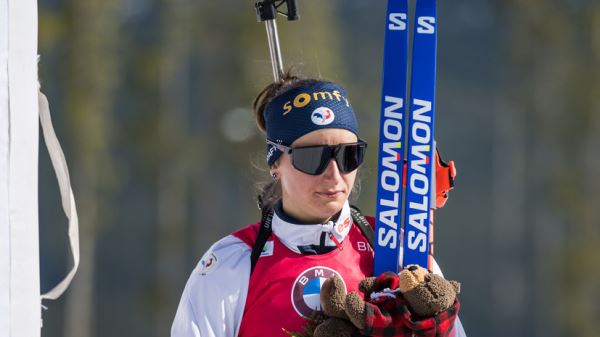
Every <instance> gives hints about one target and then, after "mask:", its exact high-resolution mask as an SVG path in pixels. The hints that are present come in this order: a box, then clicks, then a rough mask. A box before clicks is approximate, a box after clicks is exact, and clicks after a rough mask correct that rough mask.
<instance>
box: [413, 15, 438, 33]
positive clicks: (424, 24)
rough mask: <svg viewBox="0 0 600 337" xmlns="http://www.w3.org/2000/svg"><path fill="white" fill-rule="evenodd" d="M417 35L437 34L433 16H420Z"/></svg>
mask: <svg viewBox="0 0 600 337" xmlns="http://www.w3.org/2000/svg"><path fill="white" fill-rule="evenodd" d="M417 24H418V25H419V26H418V27H417V33H419V34H433V33H435V18H434V17H433V16H420V17H419V18H418V19H417Z"/></svg>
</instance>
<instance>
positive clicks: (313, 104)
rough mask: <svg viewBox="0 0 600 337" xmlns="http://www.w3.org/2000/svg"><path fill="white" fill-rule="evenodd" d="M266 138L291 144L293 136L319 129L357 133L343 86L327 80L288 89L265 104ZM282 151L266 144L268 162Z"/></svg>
mask: <svg viewBox="0 0 600 337" xmlns="http://www.w3.org/2000/svg"><path fill="white" fill-rule="evenodd" d="M264 117H265V124H266V129H267V139H268V140H270V141H272V142H274V143H279V144H282V145H286V146H290V145H291V144H292V143H293V142H294V141H295V140H296V139H298V138H300V137H302V136H304V135H305V134H307V133H309V132H312V131H315V130H319V129H346V130H349V131H351V132H353V133H354V134H355V135H356V136H357V137H358V123H357V122H356V116H355V115H354V110H352V106H351V105H350V102H349V101H348V95H347V94H346V91H345V90H344V88H342V87H340V86H339V85H337V84H334V83H330V82H315V83H312V84H308V85H304V86H300V87H296V88H293V89H289V90H287V91H284V92H283V93H281V94H279V95H278V96H276V97H275V98H273V99H272V100H271V101H270V102H269V104H267V106H266V107H265V111H264ZM279 156H281V151H279V150H278V149H277V148H275V147H274V146H272V145H267V163H268V164H269V166H271V165H273V164H274V163H275V161H277V159H278V158H279Z"/></svg>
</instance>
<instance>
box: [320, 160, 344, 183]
mask: <svg viewBox="0 0 600 337" xmlns="http://www.w3.org/2000/svg"><path fill="white" fill-rule="evenodd" d="M323 177H324V178H327V179H337V178H339V177H341V172H340V169H339V167H338V165H337V162H336V161H335V160H334V159H331V160H329V163H328V164H327V167H326V168H325V171H324V172H323Z"/></svg>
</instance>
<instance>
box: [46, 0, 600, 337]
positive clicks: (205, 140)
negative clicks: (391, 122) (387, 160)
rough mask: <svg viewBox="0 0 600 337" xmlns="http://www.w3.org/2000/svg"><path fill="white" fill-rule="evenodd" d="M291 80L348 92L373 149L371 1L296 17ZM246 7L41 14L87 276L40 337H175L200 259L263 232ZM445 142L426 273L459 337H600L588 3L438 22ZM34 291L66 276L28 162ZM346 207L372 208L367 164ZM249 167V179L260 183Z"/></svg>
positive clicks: (99, 0) (263, 79) (596, 40)
mask: <svg viewBox="0 0 600 337" xmlns="http://www.w3.org/2000/svg"><path fill="white" fill-rule="evenodd" d="M298 2H299V9H300V15H301V20H300V21H298V22H286V21H285V20H284V19H280V20H278V23H279V29H280V30H279V33H280V39H281V42H282V52H283V58H284V63H285V64H286V65H292V64H293V65H296V66H297V69H298V70H299V71H300V72H301V73H303V74H304V75H306V76H317V77H323V78H327V79H330V80H333V81H337V82H339V83H341V84H342V85H344V86H345V87H346V89H347V90H348V92H349V96H350V99H351V101H352V104H353V105H354V108H355V111H356V112H357V114H358V118H359V121H360V125H361V132H362V135H363V138H365V139H366V140H367V141H369V142H370V143H371V144H376V143H377V141H378V138H377V135H378V128H379V107H380V90H381V84H380V83H381V68H382V65H381V63H382V57H383V55H382V53H383V48H382V47H383V32H384V19H385V2H384V1H358V0H336V1H334V0H328V1H316V0H312V1H309V0H299V1H298ZM253 5H254V3H253V1H251V0H245V1H239V0H238V1H233V0H232V1H200V0H194V1H192V0H168V1H167V0H39V11H40V17H39V20H40V25H39V35H40V36H39V53H40V55H41V60H40V80H41V82H42V90H43V91H44V92H45V93H46V94H47V95H48V98H49V101H50V105H51V109H52V113H53V119H54V123H55V127H56V129H57V133H58V136H59V138H60V139H61V141H62V144H63V148H64V150H65V154H66V158H67V161H68V163H69V165H70V170H71V178H72V184H73V188H74V192H75V196H76V200H77V203H78V211H79V217H80V234H81V266H80V268H79V272H78V274H77V276H76V277H75V280H74V282H73V284H72V286H71V288H70V289H69V290H68V291H67V292H66V294H65V295H64V296H63V297H62V298H61V299H59V300H58V301H54V302H47V303H45V304H46V305H47V306H48V310H46V311H44V312H43V318H44V327H43V329H42V336H45V337H51V336H65V337H100V336H112V337H117V336H168V335H169V330H170V325H171V322H172V320H173V317H174V315H175V311H176V308H177V304H178V302H179V298H180V296H181V292H182V290H183V288H184V286H185V282H186V280H187V278H188V276H189V274H190V272H191V271H192V269H193V268H194V266H195V264H196V263H197V262H198V261H199V259H200V257H201V256H202V255H203V253H204V252H205V251H206V250H207V249H208V248H209V247H210V245H211V244H212V243H213V242H215V241H216V240H218V239H220V238H221V237H223V236H225V235H227V234H229V233H231V232H232V231H234V230H235V229H237V228H240V227H241V226H243V225H245V224H248V223H253V222H256V221H258V219H259V213H258V210H257V208H256V203H255V195H256V192H257V190H256V188H255V184H256V182H260V181H264V180H267V179H268V176H267V173H266V172H265V171H261V169H260V167H264V164H263V163H264V156H265V154H264V137H263V135H261V134H260V133H259V132H258V131H257V129H256V127H255V126H254V122H253V120H252V119H251V112H250V110H249V107H250V104H251V101H252V100H253V98H254V95H255V94H256V93H257V92H258V91H259V90H260V89H261V88H262V87H263V86H265V85H266V84H268V83H269V82H270V81H271V80H272V73H271V65H270V59H269V54H268V48H267V42H266V34H265V28H264V24H260V23H257V22H256V18H255V14H254V9H253ZM438 29H439V34H438V38H439V49H438V80H437V116H436V119H437V120H436V138H437V141H438V144H439V147H440V149H441V151H442V153H443V155H444V157H445V159H450V160H454V161H455V162H456V165H457V168H458V178H457V182H456V188H455V190H454V191H452V193H451V195H450V200H449V202H448V203H447V205H446V207H445V208H444V209H441V210H439V211H438V212H437V215H436V256H437V260H438V262H439V263H440V265H441V266H442V269H443V270H444V273H445V275H446V277H447V278H449V279H455V280H459V281H461V282H462V286H463V292H462V294H461V300H462V308H461V313H460V316H461V319H462V321H463V324H464V325H465V328H466V330H467V333H468V335H469V336H490V337H500V336H545V337H553V336H582V337H588V336H600V249H598V246H599V245H600V193H598V191H600V179H598V178H599V177H598V175H599V174H600V169H599V167H600V156H599V150H598V147H599V146H600V2H598V1H594V0H478V1H474V0H453V1H439V5H438ZM40 149H41V150H40V236H41V269H42V270H41V282H42V290H43V291H45V290H48V289H49V288H50V287H52V286H53V285H55V284H56V283H57V282H58V281H59V280H60V279H61V278H62V277H63V275H64V274H65V273H66V272H67V270H68V268H69V267H70V265H71V260H70V257H69V252H68V242H67V235H66V220H65V219H64V217H63V215H62V213H61V209H60V200H59V193H58V188H57V186H56V181H55V178H54V175H53V172H52V169H51V165H50V161H49V159H48V156H47V153H45V152H44V151H45V150H44V149H42V147H41V148H40ZM370 149H371V150H370V152H369V157H368V160H367V163H366V165H364V167H363V169H362V172H361V175H362V179H363V189H362V193H361V195H360V198H359V200H358V201H357V202H356V204H357V205H359V206H360V207H361V209H362V210H363V211H364V212H365V213H367V214H372V213H373V212H374V208H375V202H374V199H375V188H376V172H377V170H376V169H377V167H376V155H377V153H376V151H375V150H374V149H376V146H371V147H370ZM257 167H258V168H257Z"/></svg>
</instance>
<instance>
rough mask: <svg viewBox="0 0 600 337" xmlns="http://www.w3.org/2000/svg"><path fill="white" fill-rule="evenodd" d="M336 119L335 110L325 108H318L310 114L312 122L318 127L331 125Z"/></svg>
mask: <svg viewBox="0 0 600 337" xmlns="http://www.w3.org/2000/svg"><path fill="white" fill-rule="evenodd" d="M334 118H335V115H334V114H333V110H331V109H330V108H328V107H324V106H322V107H320V108H316V109H315V111H313V112H312V114H310V120H312V122H313V123H315V124H316V125H327V124H331V122H333V119H334Z"/></svg>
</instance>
